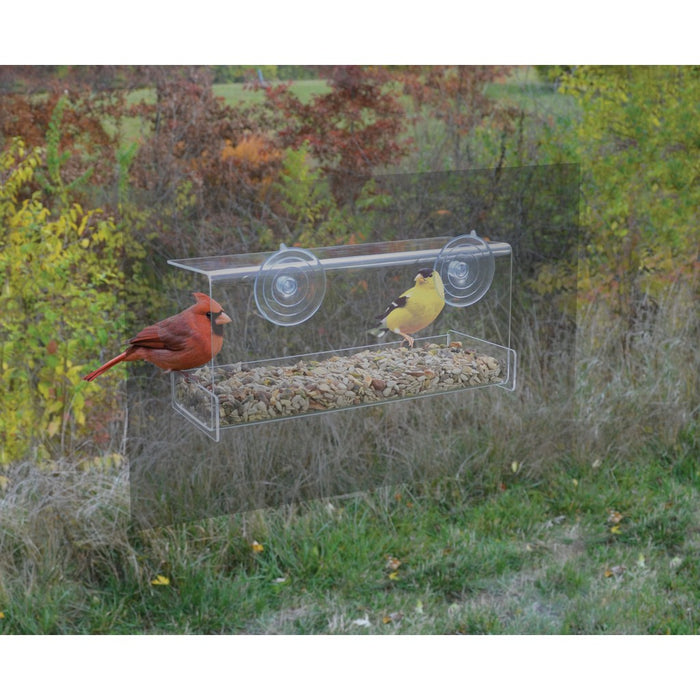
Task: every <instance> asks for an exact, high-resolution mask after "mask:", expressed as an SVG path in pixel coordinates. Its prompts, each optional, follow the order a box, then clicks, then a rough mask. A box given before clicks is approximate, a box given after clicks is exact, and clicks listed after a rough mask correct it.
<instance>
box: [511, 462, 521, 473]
mask: <svg viewBox="0 0 700 700" xmlns="http://www.w3.org/2000/svg"><path fill="white" fill-rule="evenodd" d="M518 469H520V464H519V463H518V462H516V461H515V460H513V461H512V462H511V463H510V470H511V471H512V472H513V474H516V473H517V471H518Z"/></svg>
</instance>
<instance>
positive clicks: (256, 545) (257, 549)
mask: <svg viewBox="0 0 700 700" xmlns="http://www.w3.org/2000/svg"><path fill="white" fill-rule="evenodd" d="M250 548H251V549H252V550H253V554H260V553H261V552H264V551H265V547H263V545H261V544H260V542H258V541H257V540H253V542H252V543H251V545H250Z"/></svg>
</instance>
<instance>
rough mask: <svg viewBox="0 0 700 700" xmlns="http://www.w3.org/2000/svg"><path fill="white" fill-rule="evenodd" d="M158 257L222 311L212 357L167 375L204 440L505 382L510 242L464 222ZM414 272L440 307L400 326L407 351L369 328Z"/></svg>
mask: <svg viewBox="0 0 700 700" xmlns="http://www.w3.org/2000/svg"><path fill="white" fill-rule="evenodd" d="M169 262H170V264H171V265H173V266H174V267H175V268H177V269H178V270H179V271H180V272H181V274H182V275H185V276H188V277H189V279H188V280H187V284H189V285H190V286H191V291H203V292H205V293H207V294H209V296H210V297H212V298H213V299H215V300H216V301H217V302H218V303H219V304H221V305H222V307H223V308H224V310H225V312H226V313H227V314H228V315H229V316H230V317H231V319H232V322H231V323H229V324H226V326H225V327H224V344H223V348H222V350H221V352H220V353H219V354H218V355H217V356H216V357H215V358H213V360H212V362H211V363H210V364H209V365H207V366H205V367H203V368H201V369H199V370H194V371H190V372H188V373H174V374H173V375H172V378H171V382H172V402H173V407H174V408H175V410H177V411H178V412H180V413H181V414H182V415H184V416H186V417H187V418H188V419H189V420H190V421H191V422H192V423H193V424H194V425H195V426H197V427H198V428H199V429H200V430H202V431H203V432H205V433H206V434H208V435H209V436H210V437H212V438H213V439H215V440H218V439H219V437H220V432H221V430H225V429H227V428H236V427H241V426H245V425H250V424H252V423H259V422H262V421H272V420H280V419H288V418H295V417H301V416H309V415H314V414H319V413H323V412H327V411H339V410H347V409H352V408H361V407H363V406H368V405H372V404H377V403H384V402H387V401H395V400H406V399H413V398H423V397H428V396H434V395H436V394H440V393H445V392H455V391H465V390H473V389H476V388H482V389H483V388H493V387H500V388H503V389H508V390H513V389H514V388H515V382H516V363H517V358H516V354H515V352H514V351H513V349H512V348H511V340H510V325H511V291H512V290H511V286H512V251H511V247H510V245H509V244H507V243H501V242H498V241H493V240H490V239H488V238H486V237H483V238H482V237H480V236H479V235H478V234H477V233H476V232H474V231H471V232H463V233H458V234H456V235H454V236H441V237H436V238H421V239H410V240H398V241H389V242H374V243H360V244H354V245H342V246H333V247H325V248H312V249H303V248H297V247H289V248H287V247H284V246H282V247H281V248H280V250H277V251H272V252H267V253H250V254H242V255H221V256H214V257H205V258H190V259H185V260H171V261H169ZM419 272H421V275H420V277H421V280H420V282H421V283H422V279H424V278H425V276H426V275H428V276H430V277H431V278H432V280H435V279H436V278H438V279H439V280H440V281H441V282H442V285H438V286H442V288H443V289H442V290H441V294H440V296H444V306H443V307H442V309H441V310H440V312H439V314H438V315H437V317H436V318H435V319H434V320H432V321H430V322H429V323H427V325H425V326H424V327H421V328H419V329H418V330H415V331H413V330H412V329H410V334H409V333H408V332H407V333H406V335H409V337H410V338H411V339H412V340H413V341H414V343H413V346H412V347H409V341H408V340H406V339H404V338H403V337H402V336H401V335H398V334H397V333H395V332H392V331H391V330H388V331H387V332H386V333H385V334H384V335H382V336H381V337H375V334H372V333H371V332H370V331H371V330H372V329H375V328H377V326H379V325H380V320H379V319H378V317H379V316H381V315H382V314H383V312H385V310H386V309H387V307H388V306H389V305H390V303H391V302H392V301H394V300H396V299H399V298H400V297H402V296H403V295H404V292H407V291H408V290H411V289H412V288H413V287H414V285H419V284H420V283H419V282H417V280H416V278H417V276H419ZM433 273H437V274H435V275H433ZM436 284H437V283H436ZM421 290H422V291H421V294H423V293H425V289H424V288H422V287H421ZM431 293H435V294H438V292H437V291H435V289H433V291H432V292H431ZM416 299H418V300H419V302H420V301H421V300H422V299H424V297H423V296H420V297H417V296H414V294H413V293H412V294H411V295H410V296H409V301H408V302H406V304H405V310H406V312H411V313H413V312H414V309H415V308H416V306H415V303H414V302H415V301H416ZM426 303H427V302H426ZM398 305H399V307H402V306H404V303H403V301H400V302H399V303H398ZM417 315H418V316H423V317H426V316H425V314H423V313H422V312H420V313H418V314H417ZM403 318H405V317H403ZM406 322H408V321H406ZM409 325H410V324H409ZM418 325H420V324H418ZM399 330H400V329H399Z"/></svg>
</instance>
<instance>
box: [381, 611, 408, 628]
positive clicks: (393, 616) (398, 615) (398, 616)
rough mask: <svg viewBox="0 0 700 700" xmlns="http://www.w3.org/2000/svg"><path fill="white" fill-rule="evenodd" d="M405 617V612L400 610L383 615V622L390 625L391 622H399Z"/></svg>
mask: <svg viewBox="0 0 700 700" xmlns="http://www.w3.org/2000/svg"><path fill="white" fill-rule="evenodd" d="M402 619H403V613H402V612H400V611H397V612H392V613H388V614H385V615H383V616H382V623H384V624H385V625H388V624H389V623H390V622H393V623H398V622H401V620H402Z"/></svg>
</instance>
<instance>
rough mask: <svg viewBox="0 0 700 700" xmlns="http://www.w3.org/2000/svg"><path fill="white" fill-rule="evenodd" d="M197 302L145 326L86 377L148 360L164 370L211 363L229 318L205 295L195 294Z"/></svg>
mask: <svg viewBox="0 0 700 700" xmlns="http://www.w3.org/2000/svg"><path fill="white" fill-rule="evenodd" d="M194 297H195V299H196V300H197V303H196V304H194V305H193V306H190V308H189V309H185V310H184V311H181V312H180V313H179V314H176V315H175V316H170V317H169V318H166V319H165V320H163V321H159V322H158V323H155V324H154V325H152V326H147V327H146V328H144V329H143V330H142V331H141V332H140V333H139V334H138V335H136V336H134V337H133V338H132V339H131V340H130V341H129V347H128V348H127V349H126V350H124V352H123V353H121V355H117V356H116V357H114V358H112V359H111V360H110V361H109V362H105V364H103V365H102V367H100V368H99V369H96V370H95V371H94V372H90V374H86V375H85V376H84V377H83V379H85V381H88V382H91V381H92V380H93V379H94V378H95V377H99V376H100V375H101V374H102V373H103V372H106V371H107V370H108V369H109V368H110V367H114V365H116V364H119V363H120V362H133V361H134V360H147V361H148V362H152V363H153V364H154V365H156V367H160V368H161V369H164V370H166V371H170V370H182V369H192V368H193V367H200V366H201V365H204V364H206V363H207V362H209V360H211V358H212V357H214V356H215V355H217V354H218V353H219V351H220V350H221V346H222V345H223V343H224V329H223V325H224V324H225V323H230V322H231V319H230V318H229V317H228V316H227V315H226V314H225V313H224V310H223V309H222V308H221V305H220V304H218V303H217V302H215V301H214V300H213V299H210V298H209V297H208V296H207V295H206V294H202V293H201V292H194Z"/></svg>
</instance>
